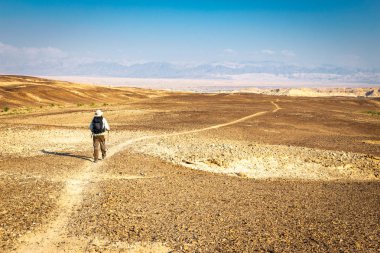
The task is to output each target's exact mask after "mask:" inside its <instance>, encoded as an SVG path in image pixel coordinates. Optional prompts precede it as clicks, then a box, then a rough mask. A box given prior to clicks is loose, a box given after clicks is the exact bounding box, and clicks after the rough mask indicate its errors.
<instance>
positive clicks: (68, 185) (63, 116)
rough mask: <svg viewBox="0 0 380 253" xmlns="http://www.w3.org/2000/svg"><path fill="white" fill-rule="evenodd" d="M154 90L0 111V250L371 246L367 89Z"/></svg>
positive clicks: (373, 148)
mask: <svg viewBox="0 0 380 253" xmlns="http://www.w3.org/2000/svg"><path fill="white" fill-rule="evenodd" d="M140 92H142V91H140ZM152 93H154V92H153V91H149V94H150V96H149V97H148V96H142V98H141V99H136V100H134V101H130V100H128V101H125V102H124V103H119V104H115V105H108V106H105V108H104V109H105V117H107V119H108V121H109V122H110V124H111V128H112V130H113V131H111V134H110V136H109V138H108V137H107V142H108V144H109V151H108V157H107V159H106V160H104V161H101V162H100V163H96V164H94V163H92V143H91V139H90V137H89V132H88V130H87V128H88V123H89V121H90V120H91V117H92V114H93V110H94V108H93V107H92V106H90V105H83V106H81V107H80V108H77V107H76V106H72V107H70V106H64V107H62V108H57V107H55V108H45V109H44V108H43V109H42V110H39V109H38V108H39V107H37V109H35V110H34V109H33V110H31V111H30V112H25V113H24V114H14V113H3V114H2V115H1V116H0V118H1V121H0V122H1V123H0V136H1V142H0V150H1V153H0V160H1V161H0V251H2V252H379V250H380V247H379V245H380V241H379V238H380V237H379V235H380V224H379V218H380V216H379V211H378V210H379V209H380V204H379V203H380V181H379V172H380V171H379V170H380V166H379V156H380V146H379V143H380V138H379V136H380V118H379V117H378V116H376V115H372V114H368V113H365V112H366V111H369V110H370V111H379V110H380V105H379V104H378V103H377V101H376V100H373V99H357V98H291V97H284V98H278V97H270V96H264V95H255V94H185V93H178V94H176V93H172V94H170V95H167V94H162V93H160V92H158V93H157V94H155V95H152ZM147 94H148V93H147ZM88 104H90V103H88Z"/></svg>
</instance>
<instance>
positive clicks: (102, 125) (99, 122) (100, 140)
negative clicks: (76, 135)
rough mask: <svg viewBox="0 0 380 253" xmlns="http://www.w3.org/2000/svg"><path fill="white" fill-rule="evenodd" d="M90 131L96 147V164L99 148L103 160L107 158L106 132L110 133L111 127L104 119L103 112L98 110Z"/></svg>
mask: <svg viewBox="0 0 380 253" xmlns="http://www.w3.org/2000/svg"><path fill="white" fill-rule="evenodd" d="M90 130H91V133H92V140H93V145H94V162H95V163H96V162H98V155H99V146H100V150H101V152H102V159H105V158H106V156H107V149H106V137H105V134H106V131H110V126H109V125H108V122H107V120H106V119H105V118H104V117H103V112H102V111H101V110H96V111H95V115H94V118H93V119H92V121H91V124H90Z"/></svg>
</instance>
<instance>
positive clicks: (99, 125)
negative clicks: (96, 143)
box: [92, 117, 106, 134]
mask: <svg viewBox="0 0 380 253" xmlns="http://www.w3.org/2000/svg"><path fill="white" fill-rule="evenodd" d="M105 131H106V129H105V127H104V124H103V117H94V119H93V120H92V133H94V134H101V133H104V132H105Z"/></svg>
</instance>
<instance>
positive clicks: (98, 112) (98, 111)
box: [95, 109, 103, 117]
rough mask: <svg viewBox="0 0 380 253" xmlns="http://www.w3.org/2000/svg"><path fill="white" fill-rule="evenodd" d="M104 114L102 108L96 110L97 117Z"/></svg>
mask: <svg viewBox="0 0 380 253" xmlns="http://www.w3.org/2000/svg"><path fill="white" fill-rule="evenodd" d="M102 115H103V112H102V111H101V110H99V109H98V110H96V111H95V117H101V116H102Z"/></svg>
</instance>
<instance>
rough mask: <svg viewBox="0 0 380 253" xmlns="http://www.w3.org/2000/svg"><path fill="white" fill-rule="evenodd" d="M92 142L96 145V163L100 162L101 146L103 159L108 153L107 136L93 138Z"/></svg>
mask: <svg viewBox="0 0 380 253" xmlns="http://www.w3.org/2000/svg"><path fill="white" fill-rule="evenodd" d="M92 140H93V144H94V161H97V160H98V155H99V146H100V150H101V151H102V157H103V158H104V157H105V156H106V153H107V149H106V138H105V136H104V135H98V136H93V137H92Z"/></svg>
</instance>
